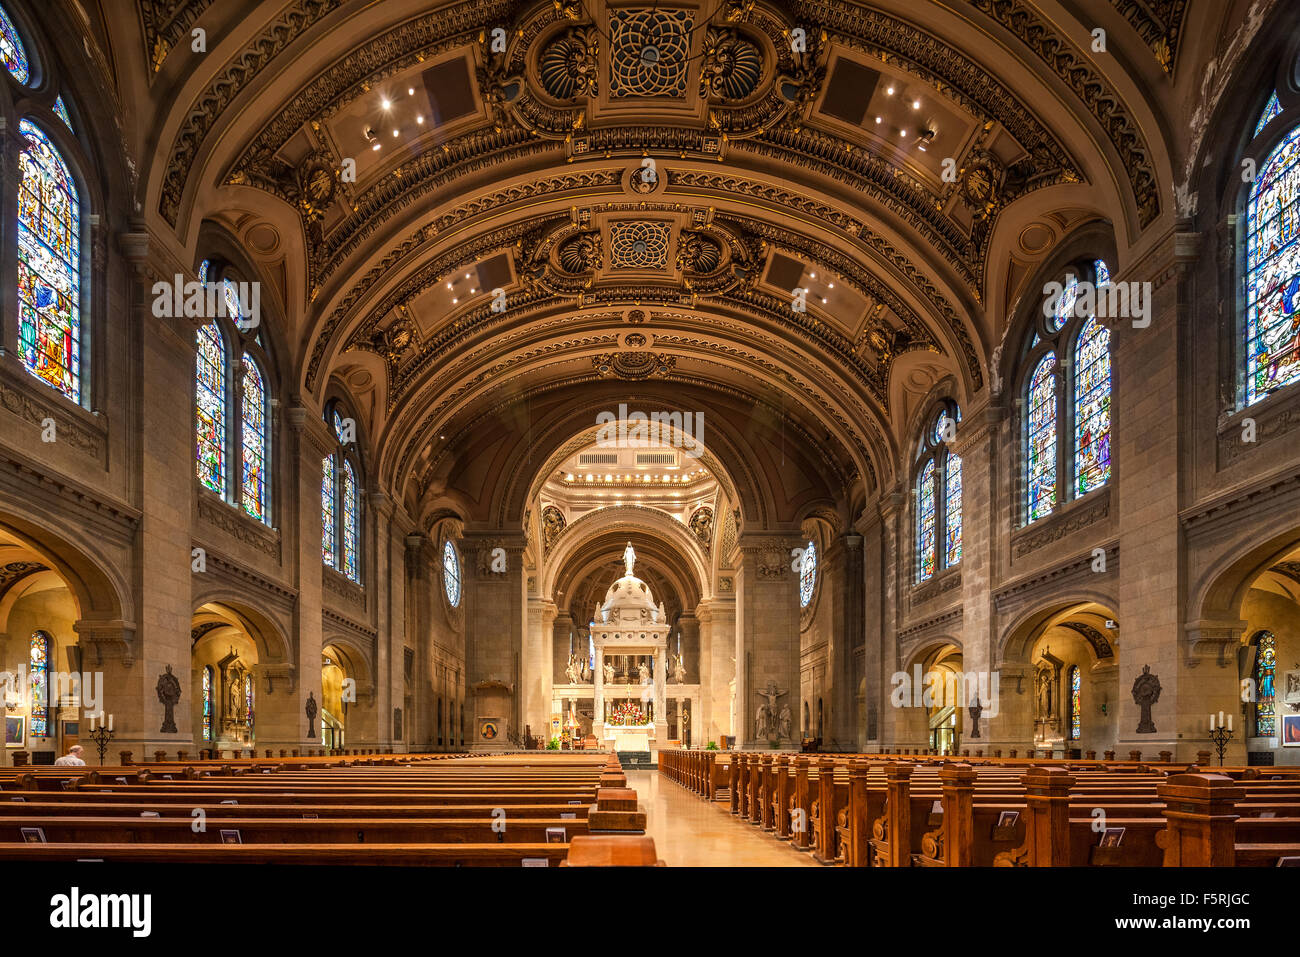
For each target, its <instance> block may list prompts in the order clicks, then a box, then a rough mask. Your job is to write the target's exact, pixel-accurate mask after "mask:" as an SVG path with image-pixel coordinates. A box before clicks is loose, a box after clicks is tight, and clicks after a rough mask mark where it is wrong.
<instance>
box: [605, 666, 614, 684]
mask: <svg viewBox="0 0 1300 957" xmlns="http://www.w3.org/2000/svg"><path fill="white" fill-rule="evenodd" d="M613 681H614V666H613V665H612V664H610V663H609V662H608V661H607V662H605V684H612V683H613Z"/></svg>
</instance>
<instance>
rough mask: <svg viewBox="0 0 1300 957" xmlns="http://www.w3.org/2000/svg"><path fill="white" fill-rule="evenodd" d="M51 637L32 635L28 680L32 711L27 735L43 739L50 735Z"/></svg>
mask: <svg viewBox="0 0 1300 957" xmlns="http://www.w3.org/2000/svg"><path fill="white" fill-rule="evenodd" d="M51 650H52V648H51V642H50V636H49V635H47V634H46V633H45V632H43V631H38V632H36V633H35V634H34V635H32V645H31V657H30V658H29V659H28V675H27V680H28V681H30V682H31V687H32V710H31V714H30V715H29V716H28V718H27V733H28V734H30V735H31V736H32V737H34V738H43V737H45V736H46V735H48V734H49V733H50V652H51Z"/></svg>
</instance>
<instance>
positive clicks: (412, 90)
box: [406, 86, 415, 96]
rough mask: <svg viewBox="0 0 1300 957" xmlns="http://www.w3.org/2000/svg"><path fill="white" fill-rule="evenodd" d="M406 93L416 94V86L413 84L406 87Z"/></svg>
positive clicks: (408, 94) (409, 94)
mask: <svg viewBox="0 0 1300 957" xmlns="http://www.w3.org/2000/svg"><path fill="white" fill-rule="evenodd" d="M406 95H407V96H415V87H413V86H408V87H407V88H406Z"/></svg>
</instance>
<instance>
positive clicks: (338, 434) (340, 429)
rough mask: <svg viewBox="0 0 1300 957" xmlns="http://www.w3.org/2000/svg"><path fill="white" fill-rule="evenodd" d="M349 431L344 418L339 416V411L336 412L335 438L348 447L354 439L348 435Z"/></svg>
mask: <svg viewBox="0 0 1300 957" xmlns="http://www.w3.org/2000/svg"><path fill="white" fill-rule="evenodd" d="M347 432H348V430H347V427H346V426H345V424H344V421H343V416H341V415H339V413H338V410H337V409H335V410H334V437H335V438H337V439H338V440H339V443H340V444H341V445H347V444H348V443H349V442H351V441H352V437H351V436H349V435H348V434H347Z"/></svg>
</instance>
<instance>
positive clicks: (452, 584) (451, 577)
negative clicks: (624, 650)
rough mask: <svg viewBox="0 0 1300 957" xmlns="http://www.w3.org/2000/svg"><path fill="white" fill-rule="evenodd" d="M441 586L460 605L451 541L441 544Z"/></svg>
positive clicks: (456, 563) (457, 562) (591, 650)
mask: <svg viewBox="0 0 1300 957" xmlns="http://www.w3.org/2000/svg"><path fill="white" fill-rule="evenodd" d="M442 587H443V589H444V590H445V591H446V592H447V601H449V602H450V603H451V607H452V608H456V607H458V606H459V605H460V556H458V555H457V554H456V546H454V545H453V544H452V543H451V542H443V545H442ZM595 651H596V649H595V646H594V645H592V646H590V647H589V649H588V658H594V657H595ZM594 664H595V663H594V661H592V662H589V666H590V667H594Z"/></svg>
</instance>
